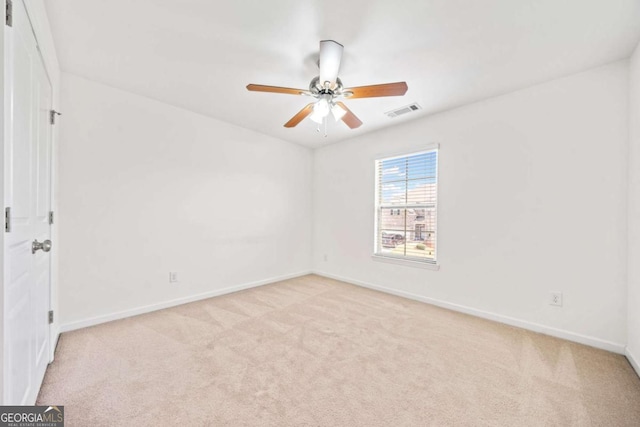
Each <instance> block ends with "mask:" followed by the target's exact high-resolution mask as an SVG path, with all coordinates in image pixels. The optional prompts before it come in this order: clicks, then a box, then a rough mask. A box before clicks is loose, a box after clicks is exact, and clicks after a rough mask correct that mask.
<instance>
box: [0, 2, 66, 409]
mask: <svg viewBox="0 0 640 427" xmlns="http://www.w3.org/2000/svg"><path fill="white" fill-rule="evenodd" d="M6 2H7V0H2V5H3V9H2V10H6ZM13 2H14V7H15V6H16V5H15V3H18V2H23V0H13ZM24 6H25V9H26V10H27V15H28V17H29V20H30V21H31V26H32V29H33V33H34V35H35V38H36V40H37V43H38V47H39V50H40V54H41V56H42V60H43V63H44V68H45V71H46V73H47V74H48V76H49V80H50V82H51V90H52V106H51V108H52V109H54V110H57V111H60V108H59V105H60V66H59V63H58V58H57V56H56V51H55V46H54V42H53V36H52V34H51V28H50V26H49V19H48V17H47V11H46V6H45V3H44V1H42V0H40V1H34V0H30V1H24ZM10 31H11V28H10V27H8V26H7V25H2V31H0V52H1V53H2V58H3V66H2V67H0V79H1V81H2V82H3V83H2V85H0V92H1V93H2V99H3V100H4V102H2V103H0V123H2V129H3V131H2V133H0V138H2V150H0V157H1V159H0V160H1V161H0V167H1V168H2V173H0V193H1V199H2V200H3V206H2V211H3V212H4V208H5V207H6V206H7V202H8V201H7V200H6V191H5V185H6V176H5V173H6V168H5V161H6V155H5V150H6V149H7V144H6V141H8V137H9V132H10V130H11V117H8V112H9V109H8V108H7V106H8V102H9V101H8V100H7V99H6V98H7V97H6V96H5V95H6V92H7V90H6V89H7V87H8V85H9V84H11V82H9V81H8V77H7V69H8V67H9V66H10V65H11V62H10V61H12V58H10V57H9V56H8V55H7V49H6V43H7V42H8V40H10V38H11V36H10V33H9V32H10ZM61 121H62V120H58V121H57V122H56V125H54V126H52V131H51V210H52V211H53V212H54V222H53V225H52V227H51V241H52V242H54V250H52V251H51V267H50V268H51V270H50V271H51V273H50V274H51V281H50V290H49V307H50V310H53V311H54V322H53V323H52V324H51V325H50V326H49V362H52V361H53V359H54V353H55V348H56V345H57V343H58V337H59V335H60V323H59V316H58V314H59V310H58V251H57V250H55V248H56V247H59V245H58V242H59V239H58V236H59V233H58V219H59V215H56V214H57V212H58V197H57V188H58V141H59V134H60V130H59V129H60V126H59V124H60V122H61ZM3 218H4V214H3ZM3 222H4V219H3ZM4 245H5V232H4V227H3V229H2V230H0V272H1V274H0V290H1V292H2V296H1V299H0V300H1V301H2V303H1V304H0V322H1V323H0V394H1V395H0V402H1V403H2V404H4V403H5V396H4V391H5V375H4V374H5V372H4V370H5V357H4V355H5V338H6V333H5V324H6V323H5V314H6V307H5V306H4V301H5V300H6V298H5V292H6V289H5V274H6V259H5V253H4Z"/></svg>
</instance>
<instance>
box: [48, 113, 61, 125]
mask: <svg viewBox="0 0 640 427" xmlns="http://www.w3.org/2000/svg"><path fill="white" fill-rule="evenodd" d="M61 115H62V113H58V112H57V111H56V110H51V111H49V123H51V124H52V125H55V124H56V116H61Z"/></svg>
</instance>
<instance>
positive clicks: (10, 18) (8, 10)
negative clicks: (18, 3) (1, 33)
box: [5, 0, 13, 27]
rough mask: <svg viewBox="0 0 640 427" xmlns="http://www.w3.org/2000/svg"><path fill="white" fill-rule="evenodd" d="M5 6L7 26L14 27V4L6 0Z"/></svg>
mask: <svg viewBox="0 0 640 427" xmlns="http://www.w3.org/2000/svg"><path fill="white" fill-rule="evenodd" d="M6 1H7V3H6V6H5V24H7V26H9V27H13V2H12V1H11V0H6Z"/></svg>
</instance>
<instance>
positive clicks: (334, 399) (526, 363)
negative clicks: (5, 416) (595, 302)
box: [38, 276, 640, 427]
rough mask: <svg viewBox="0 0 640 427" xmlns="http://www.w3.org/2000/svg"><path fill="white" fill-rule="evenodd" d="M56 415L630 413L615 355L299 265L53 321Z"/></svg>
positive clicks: (497, 417)
mask: <svg viewBox="0 0 640 427" xmlns="http://www.w3.org/2000/svg"><path fill="white" fill-rule="evenodd" d="M38 403H39V404H41V405H44V404H46V405H49V404H57V405H65V414H66V418H67V421H66V426H67V427H70V426H170V425H179V426H430V425H433V426H454V425H464V426H538V425H540V426H543V425H544V426H571V425H576V426H638V425H640V379H639V378H638V377H637V376H636V375H635V373H634V371H633V370H632V368H631V367H630V366H629V364H628V362H627V361H626V359H625V358H624V357H623V356H620V355H616V354H612V353H608V352H606V351H602V350H597V349H594V348H590V347H586V346H583V345H579V344H574V343H571V342H567V341H563V340H560V339H556V338H551V337H548V336H544V335H539V334H535V333H532V332H527V331H525V330H521V329H517V328H512V327H509V326H505V325H501V324H498V323H494V322H490V321H486V320H482V319H478V318H474V317H471V316H467V315H464V314H459V313H455V312H451V311H448V310H444V309H440V308H437V307H433V306H429V305H427V304H423V303H419V302H415V301H411V300H406V299H403V298H399V297H394V296H390V295H386V294H383V293H379V292H375V291H371V290H367V289H362V288H359V287H355V286H352V285H348V284H345V283H342V282H338V281H334V280H329V279H325V278H322V277H318V276H306V277H301V278H297V279H292V280H287V281H284V282H280V283H275V284H272V285H267V286H263V287H260V288H256V289H252V290H248V291H243V292H239V293H235V294H231V295H226V296H221V297H217V298H212V299H208V300H205V301H201V302H196V303H192V304H188V305H183V306H180V307H175V308H171V309H167V310H163V311H158V312H155V313H150V314H146V315H141V316H137V317H134V318H130V319H125V320H120V321H115V322H111V323H107V324H103V325H99V326H95V327H92V328H87V329H83V330H79V331H74V332H70V333H66V334H63V335H62V337H61V339H60V343H59V346H58V350H57V353H56V361H55V362H54V363H53V364H52V365H51V366H50V367H49V369H48V371H47V374H46V378H45V381H44V385H43V387H42V391H41V393H40V396H39V399H38Z"/></svg>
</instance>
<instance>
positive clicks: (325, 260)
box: [324, 254, 329, 262]
mask: <svg viewBox="0 0 640 427" xmlns="http://www.w3.org/2000/svg"><path fill="white" fill-rule="evenodd" d="M327 261H329V257H328V256H327V254H324V262H327Z"/></svg>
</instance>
